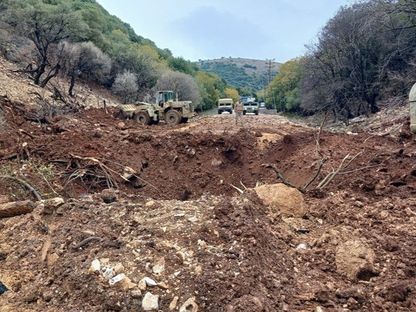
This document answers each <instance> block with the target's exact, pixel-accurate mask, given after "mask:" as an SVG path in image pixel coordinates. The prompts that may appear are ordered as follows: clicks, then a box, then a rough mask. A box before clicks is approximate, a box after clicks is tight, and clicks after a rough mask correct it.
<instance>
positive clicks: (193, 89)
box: [156, 71, 201, 106]
mask: <svg viewBox="0 0 416 312" xmlns="http://www.w3.org/2000/svg"><path fill="white" fill-rule="evenodd" d="M156 88H157V89H158V90H172V91H175V92H176V93H177V94H178V96H179V98H180V99H181V100H184V101H192V103H193V104H194V105H195V106H197V105H198V104H199V103H200V102H201V94H200V91H199V88H198V85H197V83H196V81H195V79H194V78H193V77H192V76H191V75H187V74H184V73H180V72H173V71H169V72H166V73H164V74H163V75H162V77H160V78H159V80H158V82H157V84H156Z"/></svg>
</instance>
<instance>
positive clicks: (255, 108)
mask: <svg viewBox="0 0 416 312" xmlns="http://www.w3.org/2000/svg"><path fill="white" fill-rule="evenodd" d="M243 106H244V110H243V115H245V114H247V113H252V114H255V115H258V114H259V103H257V102H245V103H244V104H243Z"/></svg>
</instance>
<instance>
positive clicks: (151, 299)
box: [142, 292, 159, 311]
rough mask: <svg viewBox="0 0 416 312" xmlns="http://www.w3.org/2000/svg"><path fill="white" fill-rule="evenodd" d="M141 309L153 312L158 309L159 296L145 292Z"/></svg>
mask: <svg viewBox="0 0 416 312" xmlns="http://www.w3.org/2000/svg"><path fill="white" fill-rule="evenodd" d="M142 308H143V310H144V311H155V310H158V309H159V296H158V295H153V294H152V293H150V292H147V293H146V294H145V295H144V297H143V301H142Z"/></svg>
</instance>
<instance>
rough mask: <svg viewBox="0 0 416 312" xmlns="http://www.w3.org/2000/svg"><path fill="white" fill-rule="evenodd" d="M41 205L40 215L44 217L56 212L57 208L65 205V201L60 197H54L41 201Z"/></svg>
mask: <svg viewBox="0 0 416 312" xmlns="http://www.w3.org/2000/svg"><path fill="white" fill-rule="evenodd" d="M42 204H43V209H42V212H41V213H42V214H44V215H51V214H53V213H54V212H55V211H57V210H58V208H59V207H61V206H62V205H63V204H65V200H64V199H63V198H62V197H56V198H51V199H47V200H44V201H42Z"/></svg>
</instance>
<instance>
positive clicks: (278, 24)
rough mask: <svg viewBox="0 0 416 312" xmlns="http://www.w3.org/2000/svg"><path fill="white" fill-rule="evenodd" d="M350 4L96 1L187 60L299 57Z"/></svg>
mask: <svg viewBox="0 0 416 312" xmlns="http://www.w3.org/2000/svg"><path fill="white" fill-rule="evenodd" d="M352 1H353V0H150V1H149V0H120V1H114V0H98V2H99V3H100V4H102V5H103V6H104V7H105V8H106V9H107V10H108V11H109V12H110V13H111V14H113V15H116V16H118V17H119V18H121V19H122V20H123V21H125V22H127V23H129V24H130V25H131V26H132V27H133V28H134V30H135V31H136V33H137V34H138V35H141V36H144V37H146V38H149V39H151V40H153V41H154V42H155V43H156V44H157V45H158V46H159V47H160V48H169V49H170V50H171V51H172V52H173V54H174V55H175V56H183V57H184V58H186V59H190V60H198V59H212V58H219V57H222V56H224V57H228V56H232V57H247V58H255V59H266V58H274V59H276V61H279V62H283V61H287V60H289V59H291V58H294V57H297V56H300V55H302V54H303V53H304V52H305V44H310V43H312V42H313V40H314V39H315V38H316V35H317V34H318V32H319V31H320V29H321V28H322V27H323V26H324V25H325V23H326V21H327V20H328V19H329V18H331V17H332V16H333V15H334V14H335V13H336V12H337V10H338V9H339V7H340V6H342V5H345V4H349V3H351V2H352Z"/></svg>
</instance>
